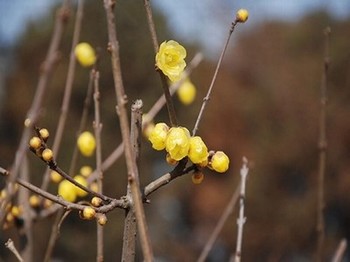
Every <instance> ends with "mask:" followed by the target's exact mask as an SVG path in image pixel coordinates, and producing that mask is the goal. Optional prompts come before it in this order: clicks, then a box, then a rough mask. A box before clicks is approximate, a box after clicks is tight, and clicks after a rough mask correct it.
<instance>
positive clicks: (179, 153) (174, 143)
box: [165, 127, 190, 161]
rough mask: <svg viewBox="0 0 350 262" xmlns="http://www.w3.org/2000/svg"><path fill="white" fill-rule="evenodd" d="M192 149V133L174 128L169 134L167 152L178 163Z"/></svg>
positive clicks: (182, 128)
mask: <svg viewBox="0 0 350 262" xmlns="http://www.w3.org/2000/svg"><path fill="white" fill-rule="evenodd" d="M189 148H190V132H189V131H188V129H187V128H185V127H172V128H170V130H169V132H168V136H167V139H166V142H165V150H166V151H167V152H168V153H169V155H170V157H171V158H172V159H174V160H176V161H179V160H181V159H183V158H184V157H185V156H187V154H188V150H189Z"/></svg>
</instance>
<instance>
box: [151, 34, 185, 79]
mask: <svg viewBox="0 0 350 262" xmlns="http://www.w3.org/2000/svg"><path fill="white" fill-rule="evenodd" d="M186 55H187V53H186V49H185V48H184V47H183V46H182V45H180V44H179V43H178V42H176V41H174V40H169V41H168V42H167V41H164V42H163V43H162V44H161V45H160V47H159V51H158V53H157V54H156V66H157V67H158V68H159V69H160V70H162V72H163V74H164V75H166V76H167V77H169V79H170V80H171V81H178V80H179V79H180V78H181V73H182V72H183V70H184V69H185V67H186V62H185V57H186Z"/></svg>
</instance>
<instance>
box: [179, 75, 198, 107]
mask: <svg viewBox="0 0 350 262" xmlns="http://www.w3.org/2000/svg"><path fill="white" fill-rule="evenodd" d="M196 92H197V90H196V87H195V86H194V84H193V83H192V82H191V81H190V80H189V79H186V80H185V81H184V82H183V83H182V85H181V86H180V87H179V89H178V90H177V96H178V98H179V100H180V101H181V102H182V103H183V104H184V105H189V104H191V103H192V102H193V101H194V99H195V98H196Z"/></svg>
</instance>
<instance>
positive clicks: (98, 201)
mask: <svg viewBox="0 0 350 262" xmlns="http://www.w3.org/2000/svg"><path fill="white" fill-rule="evenodd" d="M102 202H103V201H102V199H101V198H99V197H96V196H95V197H93V198H92V199H91V204H92V205H93V206H94V207H99V206H101V205H102Z"/></svg>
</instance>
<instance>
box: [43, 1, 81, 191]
mask: <svg viewBox="0 0 350 262" xmlns="http://www.w3.org/2000/svg"><path fill="white" fill-rule="evenodd" d="M83 11H84V1H83V0H79V1H78V8H77V12H76V18H75V24H74V33H73V40H72V47H71V51H70V57H69V64H68V73H67V78H66V84H65V88H64V95H63V101H62V105H61V113H60V117H59V119H58V124H57V128H56V134H55V138H54V141H53V144H52V151H53V153H54V155H55V156H57V155H58V151H59V149H60V145H61V140H62V136H63V131H64V128H65V126H66V119H67V114H68V110H69V104H70V99H71V95H72V89H73V80H74V74H75V66H76V59H75V54H74V49H75V47H76V45H77V44H78V42H79V37H80V31H81V23H82V20H83V13H84V12H83ZM49 173H50V169H49V168H47V169H46V171H45V174H44V176H43V182H42V185H41V188H42V189H43V190H46V189H47V187H48V184H49V181H50V176H49Z"/></svg>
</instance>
